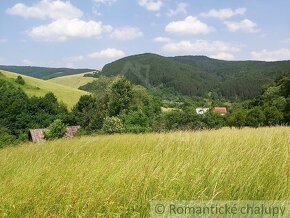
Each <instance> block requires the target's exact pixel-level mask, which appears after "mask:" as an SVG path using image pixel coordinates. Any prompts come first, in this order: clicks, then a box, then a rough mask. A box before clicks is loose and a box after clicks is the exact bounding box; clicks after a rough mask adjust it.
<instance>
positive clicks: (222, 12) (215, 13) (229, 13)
mask: <svg viewBox="0 0 290 218" xmlns="http://www.w3.org/2000/svg"><path fill="white" fill-rule="evenodd" d="M246 11H247V9H246V8H238V9H236V10H233V9H231V8H225V9H219V10H217V9H211V10H210V11H208V12H207V13H201V16H203V17H215V18H219V19H227V18H231V17H233V16H235V15H243V14H245V13H246Z"/></svg>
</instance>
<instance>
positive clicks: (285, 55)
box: [251, 49, 290, 61]
mask: <svg viewBox="0 0 290 218" xmlns="http://www.w3.org/2000/svg"><path fill="white" fill-rule="evenodd" d="M251 56H252V58H253V59H255V60H261V61H279V60H290V50H289V49H278V50H274V51H268V50H265V49H264V50H262V51H253V52H251Z"/></svg>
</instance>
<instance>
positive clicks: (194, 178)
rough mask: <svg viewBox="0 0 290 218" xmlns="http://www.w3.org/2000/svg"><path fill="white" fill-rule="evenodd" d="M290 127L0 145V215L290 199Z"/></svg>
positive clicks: (91, 213)
mask: <svg viewBox="0 0 290 218" xmlns="http://www.w3.org/2000/svg"><path fill="white" fill-rule="evenodd" d="M289 133H290V128H289V127H273V128H259V129H250V128H245V129H241V130H238V129H228V128H225V129H221V130H216V131H202V132H175V133H167V134H157V133H155V134H153V133H152V134H145V135H113V136H95V137H82V138H75V139H72V140H59V141H54V142H47V143H45V144H23V145H21V146H18V147H7V148H5V149H2V150H0V157H1V158H0V169H1V170H0V202H1V203H0V216H1V217H3V216H4V217H27V216H28V217H63V216H66V217H82V216H85V217H100V216H103V217H119V216H122V217H132V216H135V217H140V216H141V217H147V216H148V214H149V202H150V201H151V200H211V199H215V200H290V180H289V173H290V157H289V151H290V137H289Z"/></svg>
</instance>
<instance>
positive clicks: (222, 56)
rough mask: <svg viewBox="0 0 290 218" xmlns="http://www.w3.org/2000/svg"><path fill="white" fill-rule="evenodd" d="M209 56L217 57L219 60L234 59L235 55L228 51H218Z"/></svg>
mask: <svg viewBox="0 0 290 218" xmlns="http://www.w3.org/2000/svg"><path fill="white" fill-rule="evenodd" d="M210 57H211V58H215V59H219V60H235V56H234V55H233V54H230V53H226V52H220V53H217V54H215V55H210Z"/></svg>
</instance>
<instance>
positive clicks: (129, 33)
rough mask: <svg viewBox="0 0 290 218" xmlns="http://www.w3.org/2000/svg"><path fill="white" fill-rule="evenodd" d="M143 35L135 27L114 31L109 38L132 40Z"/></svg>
mask: <svg viewBox="0 0 290 218" xmlns="http://www.w3.org/2000/svg"><path fill="white" fill-rule="evenodd" d="M142 36H143V33H142V32H141V31H140V30H139V29H138V28H136V27H122V28H118V29H115V30H114V31H113V32H112V34H111V37H112V38H114V39H119V40H132V39H135V38H139V37H142Z"/></svg>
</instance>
